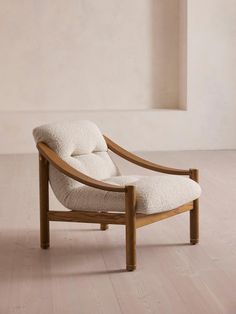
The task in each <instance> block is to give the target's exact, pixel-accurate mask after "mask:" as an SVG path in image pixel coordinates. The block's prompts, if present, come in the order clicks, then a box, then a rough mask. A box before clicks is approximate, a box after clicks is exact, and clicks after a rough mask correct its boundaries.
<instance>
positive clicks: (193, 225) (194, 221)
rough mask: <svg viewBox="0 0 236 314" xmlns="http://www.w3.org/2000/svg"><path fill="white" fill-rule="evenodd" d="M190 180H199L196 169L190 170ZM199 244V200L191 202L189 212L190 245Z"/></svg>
mask: <svg viewBox="0 0 236 314" xmlns="http://www.w3.org/2000/svg"><path fill="white" fill-rule="evenodd" d="M190 178H191V179H192V180H194V181H196V182H198V180H199V173H198V170H197V169H191V170H190ZM198 242H199V200H198V199H197V200H195V201H193V209H192V210H190V243H191V244H197V243H198Z"/></svg>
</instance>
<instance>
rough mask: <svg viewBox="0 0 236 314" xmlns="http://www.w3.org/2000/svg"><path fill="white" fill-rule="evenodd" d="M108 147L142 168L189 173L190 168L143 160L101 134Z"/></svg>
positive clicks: (181, 173) (178, 173) (172, 172)
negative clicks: (175, 167)
mask: <svg viewBox="0 0 236 314" xmlns="http://www.w3.org/2000/svg"><path fill="white" fill-rule="evenodd" d="M103 137H104V139H105V141H106V143H107V146H108V148H109V149H110V150H111V151H113V152H114V153H115V154H117V155H119V156H120V157H122V158H124V159H126V160H128V161H130V162H132V163H134V164H136V165H138V166H140V167H143V168H147V169H149V170H153V171H158V172H162V173H168V174H176V175H190V172H191V171H190V170H182V169H174V168H169V167H164V166H161V165H158V164H156V163H153V162H151V161H148V160H145V159H143V158H141V157H138V156H136V155H135V154H132V153H130V152H129V151H127V150H126V149H124V148H122V147H121V146H119V145H117V144H116V143H114V142H113V141H112V140H111V139H109V138H108V137H107V136H105V135H103Z"/></svg>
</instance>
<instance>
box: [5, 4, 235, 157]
mask: <svg viewBox="0 0 236 314" xmlns="http://www.w3.org/2000/svg"><path fill="white" fill-rule="evenodd" d="M179 1H180V2H179ZM179 1H178V2H176V1H175V0H152V1H151V0H150V1H146V0H138V1H117V0H100V1H92V0H86V1H82V0H77V1H72V0H70V1H65V0H60V1H36V0H34V1H30V0H27V1H26V0H24V1H16V0H15V1H14V0H1V1H0V15H1V16H0V32H1V42H0V45H1V49H0V68H1V71H0V134H1V139H0V141H1V143H0V144H1V145H0V153H8V152H20V153H24V152H32V151H34V146H33V141H32V137H31V129H32V128H33V127H34V126H36V125H39V124H41V123H47V122H51V121H55V120H60V119H65V118H66V119H67V118H68V119H72V118H78V119H91V120H93V121H95V122H96V123H97V124H98V125H99V126H100V127H101V128H102V130H103V131H104V132H106V133H109V134H110V135H111V136H113V137H114V138H115V139H116V140H117V141H119V142H120V143H122V144H123V145H125V146H127V147H128V148H130V149H132V150H172V149H173V150H178V149H228V148H236V123H235V118H236V104H235V102H236V74H235V73H236V72H235V71H234V69H235V66H236V53H235V50H236V49H235V48H236V36H235V33H236V19H235V16H236V1H235V0H188V10H187V20H188V22H187V24H186V25H185V27H184V23H182V22H184V21H183V20H182V19H181V23H179V22H178V21H179V20H178V16H181V15H182V14H183V10H180V8H181V6H183V4H184V1H185V0H179ZM163 4H164V6H162V5H163ZM158 8H159V9H158ZM165 9H167V12H166V13H165V14H167V13H168V12H169V13H170V14H169V15H168V14H167V16H169V18H171V17H173V18H174V17H175V18H174V19H175V24H171V23H169V24H168V25H170V27H169V28H168V25H167V24H165V23H164V22H163V23H164V24H161V25H162V26H163V33H162V34H166V37H165V36H162V37H161V36H160V29H161V25H159V26H158V23H159V22H157V21H156V22H155V19H154V17H155V16H156V17H157V16H158V14H160V12H161V10H162V11H163V12H165ZM158 12H159V13H158ZM163 14H164V13H163ZM176 21H177V22H176ZM176 23H177V24H176ZM173 25H177V26H178V31H177V32H174V33H173V29H174V27H173ZM182 28H183V29H185V31H186V32H187V75H185V71H184V67H185V63H184V61H185V60H186V59H185V58H184V54H185V48H184V45H182V44H183V43H184V41H185V40H184V33H183V32H180V31H179V30H181V29H182ZM171 33H173V38H172V39H173V40H171V38H170V37H169V36H170V34H171ZM157 35H158V36H157ZM159 37H161V38H160V41H161V43H162V44H163V45H164V46H165V51H166V53H165V51H162V52H161V50H158V49H160V47H163V45H162V46H158V44H157V43H158V41H157V38H159ZM176 42H180V43H181V45H178V46H176V44H174V43H176ZM161 56H162V57H161ZM155 57H156V58H155ZM170 60H171V61H170ZM176 60H180V61H176ZM162 61H163V63H162ZM171 62H172V64H171ZM153 65H155V66H153ZM158 69H160V73H159V72H158ZM161 69H162V70H161ZM165 70H166V71H165ZM161 77H163V80H161ZM185 77H187V81H186V79H185ZM179 78H181V80H179ZM165 80H166V82H169V85H167V84H164V85H162V83H163V82H162V81H165ZM157 82H159V84H157ZM177 86H180V88H179V87H177ZM186 86H187V93H186ZM163 95H164V98H163ZM186 95H187V111H181V110H150V109H151V108H153V107H155V106H158V105H160V103H162V105H164V107H165V106H167V105H168V106H169V105H170V106H176V103H178V105H183V103H184V98H185V97H186ZM171 97H172V99H174V101H169V102H168V101H167V103H165V101H164V100H166V99H169V100H170V99H171ZM161 99H162V101H160V100H161ZM163 99H164V100H163ZM176 99H178V100H179V99H181V100H182V101H181V102H178V101H177V102H176V101H175V100H176ZM158 100H159V101H158ZM118 108H120V110H118V111H117V110H116V111H113V109H118ZM82 109H88V110H87V111H84V110H82ZM92 109H96V110H92ZM101 109H102V111H101ZM130 109H139V110H130ZM144 109H149V110H144ZM81 110H82V111H81ZM124 130H128V131H124Z"/></svg>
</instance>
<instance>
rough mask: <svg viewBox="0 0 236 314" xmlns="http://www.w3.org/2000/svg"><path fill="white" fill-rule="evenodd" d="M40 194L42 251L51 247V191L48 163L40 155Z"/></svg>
mask: <svg viewBox="0 0 236 314" xmlns="http://www.w3.org/2000/svg"><path fill="white" fill-rule="evenodd" d="M39 194H40V197H39V198H40V245H41V248H42V249H47V248H48V247H49V220H48V210H49V191H48V161H47V160H46V159H45V158H44V157H43V156H42V155H39Z"/></svg>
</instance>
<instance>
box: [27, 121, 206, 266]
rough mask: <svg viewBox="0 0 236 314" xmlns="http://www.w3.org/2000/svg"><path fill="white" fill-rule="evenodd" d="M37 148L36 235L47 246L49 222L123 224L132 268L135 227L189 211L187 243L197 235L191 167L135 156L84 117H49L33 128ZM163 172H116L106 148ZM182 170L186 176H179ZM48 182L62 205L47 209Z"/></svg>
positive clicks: (195, 186)
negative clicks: (55, 119)
mask: <svg viewBox="0 0 236 314" xmlns="http://www.w3.org/2000/svg"><path fill="white" fill-rule="evenodd" d="M33 134H34V138H35V141H36V143H37V148H38V151H39V180H40V241H41V248H43V249H47V248H49V243H50V240H49V222H50V221H72V222H84V223H97V224H100V228H101V230H106V229H108V225H109V224H119V225H124V226H125V229H126V269H127V270H128V271H133V270H134V269H135V268H136V229H137V228H140V227H142V226H145V225H148V224H151V223H154V222H157V221H160V220H162V219H166V218H169V217H171V216H174V215H177V214H180V213H183V212H186V211H189V212H190V243H191V244H196V243H198V238H199V223H198V212H199V201H198V199H199V196H200V194H201V188H200V186H199V185H198V183H197V182H198V170H197V169H189V170H182V169H173V168H168V167H164V166H160V165H158V164H156V163H153V162H150V161H147V160H145V159H143V158H140V157H138V156H136V155H134V154H132V153H130V152H128V151H127V150H125V149H124V148H122V147H120V146H119V145H117V144H116V143H114V142H113V141H112V140H111V139H109V138H108V137H107V136H105V135H102V134H101V133H100V131H99V129H98V128H97V126H96V125H95V124H93V123H92V122H90V121H77V122H64V123H54V124H50V125H44V126H40V127H38V128H36V129H34V131H33ZM108 150H111V151H113V152H114V153H115V154H117V155H119V156H120V157H122V158H124V159H126V160H128V161H130V162H132V163H134V164H136V165H138V166H141V167H144V168H147V169H150V170H153V171H156V172H161V173H165V174H168V175H166V176H163V175H161V176H160V175H159V176H152V177H151V176H150V177H148V176H122V175H121V174H120V172H119V169H118V167H117V166H116V165H115V164H114V162H113V161H112V159H111V158H110V156H109V154H108ZM183 176H188V177H189V178H185V177H183ZM49 182H50V184H51V187H52V190H53V192H54V193H55V195H56V197H57V198H58V200H59V201H60V202H61V203H62V204H63V205H64V206H65V207H66V208H67V209H66V210H65V211H52V210H50V209H49Z"/></svg>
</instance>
